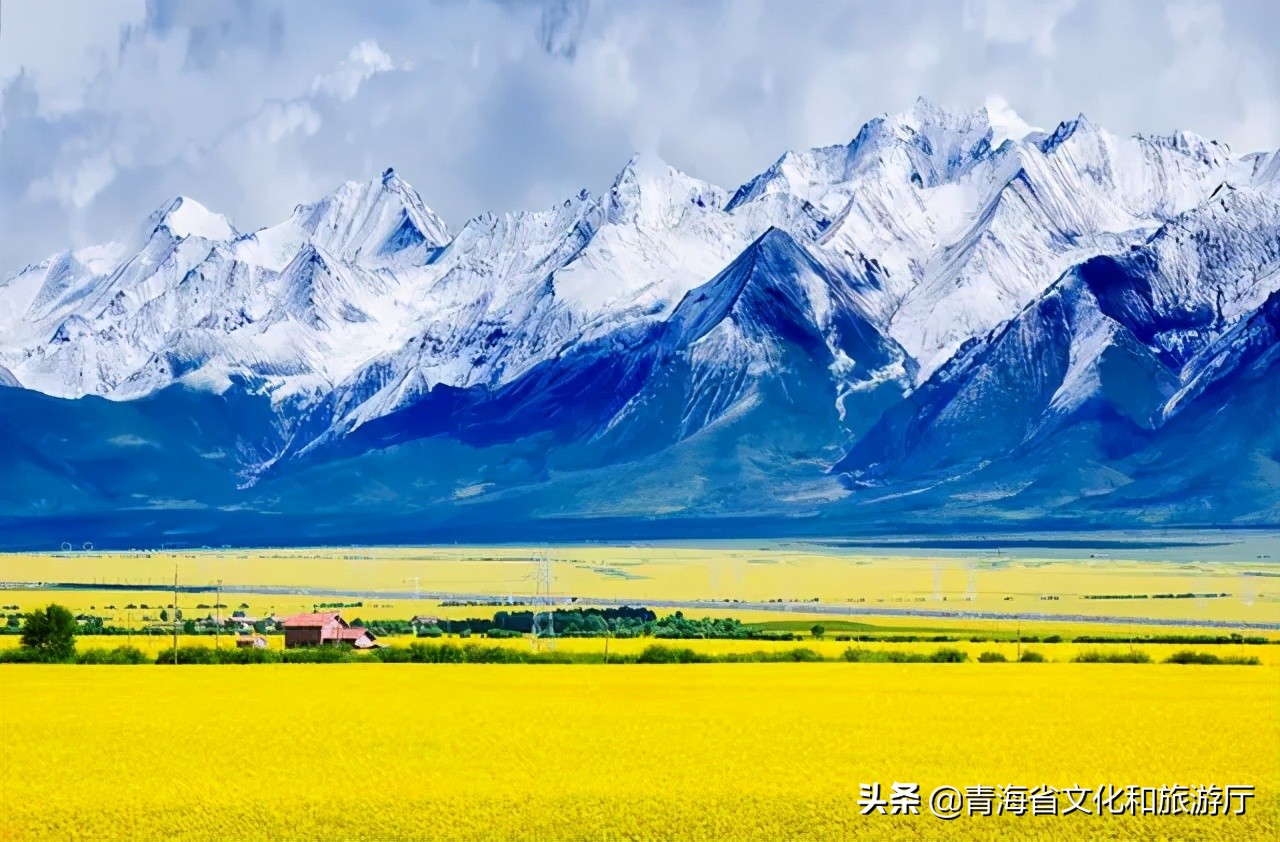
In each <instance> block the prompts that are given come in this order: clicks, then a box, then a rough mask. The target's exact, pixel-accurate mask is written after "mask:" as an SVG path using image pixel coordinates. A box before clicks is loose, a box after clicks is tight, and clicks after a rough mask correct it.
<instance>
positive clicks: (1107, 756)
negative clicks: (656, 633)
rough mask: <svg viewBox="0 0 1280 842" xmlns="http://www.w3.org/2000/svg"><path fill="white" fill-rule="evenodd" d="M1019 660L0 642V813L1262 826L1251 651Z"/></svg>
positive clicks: (1277, 746)
mask: <svg viewBox="0 0 1280 842" xmlns="http://www.w3.org/2000/svg"><path fill="white" fill-rule="evenodd" d="M1029 667H1030V665H1023V666H1022V667H1021V668H1018V667H1014V668H1003V667H1001V668H999V669H994V668H993V666H992V665H978V664H960V665H935V664H883V665H870V664H714V665H687V666H665V667H664V666H628V667H618V668H610V667H590V666H586V667H584V666H566V667H560V666H544V667H524V666H496V665H489V666H486V665H460V666H447V665H433V666H420V665H392V664H379V665H374V664H370V665H347V666H340V667H332V666H320V665H315V666H306V665H273V666H264V667H254V668H225V669H210V668H201V667H176V668H166V669H161V668H153V667H134V668H128V667H58V666H51V667H40V666H0V694H2V695H0V702H2V704H0V739H2V740H3V744H4V745H5V761H4V764H3V766H2V767H0V769H2V771H0V816H2V817H3V818H2V819H0V836H3V837H4V838H6V839H13V840H19V839H21V840H26V839H47V838H90V837H92V838H139V839H159V838H186V839H196V838H211V837H212V838H217V837H239V838H290V839H292V838H303V839H309V838H314V839H319V838H322V837H324V838H331V837H334V836H338V837H349V838H376V839H391V838H410V837H412V838H434V839H496V838H504V837H505V838H517V837H518V838H540V839H598V838H618V839H640V838H690V839H783V838H786V839H838V838H876V839H886V838H887V839H931V838H939V837H941V836H942V835H944V834H945V835H946V836H947V837H948V838H961V839H964V838H969V839H994V838H1007V837H1010V836H1017V837H1019V838H1031V839H1133V838H1164V839H1186V838H1196V839H1223V840H1253V839H1273V838H1276V835H1277V833H1280V717H1277V715H1276V711H1277V710H1280V672H1278V671H1277V669H1276V668H1274V667H1261V668H1259V667H1219V668H1204V669H1197V668H1179V667H1174V666H1159V665H1152V666H1141V665H1081V664H1044V665H1036V668H1034V669H1032V668H1029ZM229 675H231V676H233V677H232V678H230V679H229V678H228V676H229ZM1209 678H1211V680H1206V679H1209ZM895 781H902V782H915V783H919V784H920V786H921V789H922V791H924V792H926V793H927V792H929V791H931V790H932V788H933V787H935V786H939V785H943V784H949V785H954V786H958V787H962V788H963V787H965V786H968V785H977V784H990V785H993V786H1003V785H1007V784H1016V785H1026V786H1031V787H1034V786H1038V785H1040V784H1049V785H1052V786H1056V787H1059V788H1061V787H1066V786H1072V785H1075V784H1079V785H1081V786H1089V787H1094V786H1097V785H1099V784H1103V783H1110V784H1116V785H1125V784H1138V785H1144V786H1159V785H1162V784H1174V783H1182V784H1192V785H1194V784H1200V783H1206V784H1207V783H1216V784H1219V785H1225V784H1252V785H1254V786H1255V787H1256V788H1257V795H1256V798H1255V799H1254V800H1253V801H1252V802H1251V803H1250V804H1249V809H1248V812H1247V813H1246V815H1244V816H1225V817H1224V816H1216V817H1210V816H1186V815H1182V816H1172V817H1151V816H1148V817H1142V818H1137V817H1130V816H1096V815H1081V814H1079V813H1076V814H1073V815H1067V816H1057V817H1045V816H1035V817H1033V816H1030V815H1025V816H1020V817H1019V816H1008V815H1006V816H999V817H985V816H974V817H967V816H966V817H962V818H960V819H957V820H955V821H953V822H946V823H944V822H942V821H941V820H939V819H937V818H935V817H933V816H931V815H929V814H928V811H927V810H925V811H924V814H923V815H919V816H895V815H887V816H886V815H871V816H863V815H860V814H859V809H858V806H857V798H858V787H859V784H861V783H869V782H879V783H881V784H882V785H883V787H884V789H885V790H888V789H889V786H890V784H891V783H892V782H895Z"/></svg>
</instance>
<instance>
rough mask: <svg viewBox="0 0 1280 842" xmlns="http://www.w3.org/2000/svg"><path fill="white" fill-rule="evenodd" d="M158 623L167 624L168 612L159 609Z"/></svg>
mask: <svg viewBox="0 0 1280 842" xmlns="http://www.w3.org/2000/svg"><path fill="white" fill-rule="evenodd" d="M160 622H162V623H167V622H169V612H168V611H166V610H165V609H163V608H161V609H160Z"/></svg>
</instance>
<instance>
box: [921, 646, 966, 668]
mask: <svg viewBox="0 0 1280 842" xmlns="http://www.w3.org/2000/svg"><path fill="white" fill-rule="evenodd" d="M929 660H930V661H932V662H933V663H935V664H960V663H964V662H965V661H967V660H969V653H968V652H963V651H961V650H959V649H954V648H948V647H943V648H942V649H939V650H938V651H936V652H934V653H933V654H932V655H930V656H929Z"/></svg>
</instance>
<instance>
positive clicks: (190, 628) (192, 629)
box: [182, 620, 196, 634]
mask: <svg viewBox="0 0 1280 842" xmlns="http://www.w3.org/2000/svg"><path fill="white" fill-rule="evenodd" d="M182 633H183V634H195V633H196V621H195V620H183V621H182Z"/></svg>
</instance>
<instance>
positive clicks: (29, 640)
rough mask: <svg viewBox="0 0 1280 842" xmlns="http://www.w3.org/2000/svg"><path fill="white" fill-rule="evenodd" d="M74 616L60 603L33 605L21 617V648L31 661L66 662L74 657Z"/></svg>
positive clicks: (75, 627)
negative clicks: (35, 606)
mask: <svg viewBox="0 0 1280 842" xmlns="http://www.w3.org/2000/svg"><path fill="white" fill-rule="evenodd" d="M76 629H77V626H76V618H75V615H74V614H72V613H71V612H70V611H69V610H67V609H66V608H64V607H63V606H61V605H52V604H51V605H49V606H48V607H47V608H45V609H43V610H41V609H39V608H37V609H36V610H35V611H32V612H31V613H30V614H27V615H26V616H25V617H23V618H22V648H23V649H26V650H29V652H30V653H31V658H32V660H33V661H39V662H41V663H46V664H56V663H70V662H72V661H74V660H75V659H76Z"/></svg>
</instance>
